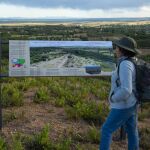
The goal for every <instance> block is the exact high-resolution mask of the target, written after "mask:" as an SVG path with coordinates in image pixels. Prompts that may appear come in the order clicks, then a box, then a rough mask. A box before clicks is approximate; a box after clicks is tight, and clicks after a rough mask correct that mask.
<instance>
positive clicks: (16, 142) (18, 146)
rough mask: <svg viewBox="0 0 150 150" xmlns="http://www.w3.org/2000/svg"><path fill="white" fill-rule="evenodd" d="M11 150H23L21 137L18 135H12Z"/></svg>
mask: <svg viewBox="0 0 150 150" xmlns="http://www.w3.org/2000/svg"><path fill="white" fill-rule="evenodd" d="M12 140H13V142H12V150H24V147H23V144H22V141H21V136H20V134H19V133H16V134H13V135H12Z"/></svg>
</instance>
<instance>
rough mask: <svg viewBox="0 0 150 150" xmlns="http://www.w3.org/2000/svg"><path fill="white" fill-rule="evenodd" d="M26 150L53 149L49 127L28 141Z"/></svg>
mask: <svg viewBox="0 0 150 150" xmlns="http://www.w3.org/2000/svg"><path fill="white" fill-rule="evenodd" d="M26 148H27V149H30V150H50V149H53V146H52V142H51V141H50V138H49V126H48V125H46V126H45V127H44V128H43V129H42V131H41V132H40V133H39V134H37V135H34V136H33V137H32V138H30V139H29V140H28V141H26Z"/></svg>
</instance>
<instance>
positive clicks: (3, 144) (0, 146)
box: [0, 137, 7, 150]
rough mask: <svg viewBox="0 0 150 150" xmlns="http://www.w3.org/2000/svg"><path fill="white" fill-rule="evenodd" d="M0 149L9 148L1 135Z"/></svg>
mask: <svg viewBox="0 0 150 150" xmlns="http://www.w3.org/2000/svg"><path fill="white" fill-rule="evenodd" d="M0 150H7V145H6V142H5V141H4V139H2V138H1V137H0Z"/></svg>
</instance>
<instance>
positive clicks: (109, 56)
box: [9, 40, 115, 76]
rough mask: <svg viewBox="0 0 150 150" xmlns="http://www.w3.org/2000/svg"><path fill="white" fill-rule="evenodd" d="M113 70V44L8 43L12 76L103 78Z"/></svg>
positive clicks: (84, 42) (70, 42)
mask: <svg viewBox="0 0 150 150" xmlns="http://www.w3.org/2000/svg"><path fill="white" fill-rule="evenodd" d="M114 68H115V63H114V60H113V51H112V42H111V41H42V40H41V41H38V40H34V41H19V40H18V41H17V40H10V41H9V76H100V75H110V74H111V71H113V70H114Z"/></svg>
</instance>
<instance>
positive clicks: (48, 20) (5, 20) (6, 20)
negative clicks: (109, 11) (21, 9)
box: [0, 17, 150, 23]
mask: <svg viewBox="0 0 150 150" xmlns="http://www.w3.org/2000/svg"><path fill="white" fill-rule="evenodd" d="M101 21H102V22H103V21H104V22H113V21H117V22H119V21H120V22H122V21H123V22H125V21H127V22H130V21H150V17H145V18H39V19H35V18H31V19H27V18H0V23H17V22H20V23H22V22H34V23H40V22H45V23H51V22H59V23H60V22H101Z"/></svg>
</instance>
